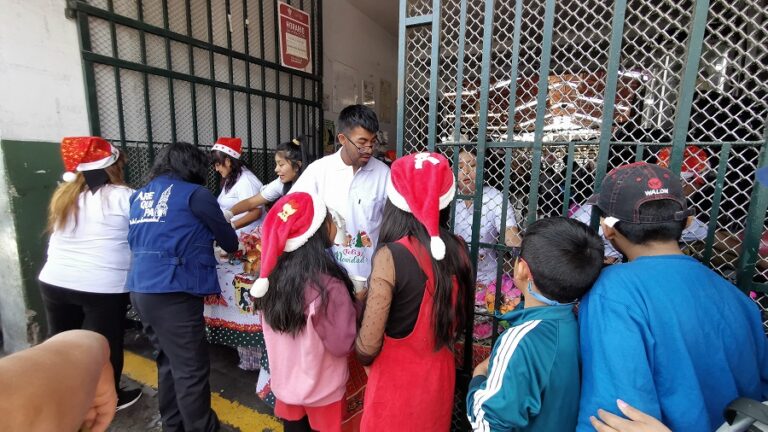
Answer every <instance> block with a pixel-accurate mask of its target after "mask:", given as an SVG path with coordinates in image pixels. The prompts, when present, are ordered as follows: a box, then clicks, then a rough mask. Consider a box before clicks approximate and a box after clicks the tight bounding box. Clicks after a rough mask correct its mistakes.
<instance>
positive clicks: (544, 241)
mask: <svg viewBox="0 0 768 432" xmlns="http://www.w3.org/2000/svg"><path fill="white" fill-rule="evenodd" d="M520 258H522V259H523V260H525V262H526V263H528V267H529V268H530V270H531V275H532V277H533V283H535V284H536V287H537V288H538V289H539V291H541V293H542V294H544V296H545V297H547V298H549V299H551V300H555V301H558V302H560V303H567V302H572V301H574V300H576V299H578V298H580V297H581V296H583V295H584V294H586V292H587V291H588V290H589V289H590V288H591V287H592V284H593V283H595V280H596V279H597V276H598V275H600V269H602V267H603V241H602V240H601V239H600V236H598V235H597V233H596V232H595V230H593V229H592V228H590V227H588V226H587V225H584V224H583V223H581V222H579V221H577V220H574V219H568V218H564V217H551V218H546V219H539V220H537V221H536V222H534V223H532V224H531V225H530V226H529V227H528V229H527V230H526V231H525V235H524V236H523V244H522V245H521V247H520Z"/></svg>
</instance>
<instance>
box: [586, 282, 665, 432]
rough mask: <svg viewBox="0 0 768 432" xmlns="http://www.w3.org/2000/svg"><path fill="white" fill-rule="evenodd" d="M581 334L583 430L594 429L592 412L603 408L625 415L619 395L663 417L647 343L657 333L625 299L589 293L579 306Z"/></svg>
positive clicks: (651, 414)
mask: <svg viewBox="0 0 768 432" xmlns="http://www.w3.org/2000/svg"><path fill="white" fill-rule="evenodd" d="M598 283H600V282H598ZM579 334H580V336H579V337H580V342H581V358H582V390H581V400H580V404H579V423H578V426H577V430H579V431H592V430H593V427H592V424H591V423H590V417H591V416H595V415H597V410H598V409H600V408H602V409H604V410H606V411H610V412H612V413H614V414H618V415H620V412H619V411H618V410H617V409H616V407H615V406H616V400H617V399H619V398H621V399H623V400H625V401H627V402H629V403H631V404H632V405H634V406H635V407H637V409H639V410H641V411H643V412H645V413H648V415H650V416H652V417H655V418H661V407H660V405H659V400H658V396H657V392H656V386H655V385H654V380H653V373H652V372H651V367H650V365H649V364H648V362H649V359H650V358H652V354H651V353H648V352H647V350H646V347H645V342H644V341H645V340H646V339H648V338H652V336H651V334H650V330H649V329H648V328H647V324H646V323H645V320H644V319H643V318H642V317H640V316H638V315H637V313H636V312H635V311H634V310H632V308H629V307H628V306H626V305H624V304H621V303H619V302H616V301H613V300H608V299H606V298H605V297H603V296H601V295H589V296H587V297H586V298H585V299H584V300H583V301H582V303H581V305H580V307H579ZM669 373H675V372H674V371H669Z"/></svg>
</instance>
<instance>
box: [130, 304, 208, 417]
mask: <svg viewBox="0 0 768 432" xmlns="http://www.w3.org/2000/svg"><path fill="white" fill-rule="evenodd" d="M131 302H133V307H134V308H135V309H136V312H137V313H138V314H139V318H141V322H142V324H143V325H144V331H145V332H146V333H147V336H149V340H150V341H151V342H152V345H153V346H154V348H155V350H156V351H157V358H156V359H155V360H156V361H157V375H158V405H159V408H160V415H161V417H162V420H163V431H165V432H212V431H217V430H218V429H219V420H218V418H217V417H216V413H214V412H213V410H212V409H211V387H210V384H209V382H208V377H209V375H210V371H211V364H210V360H209V358H208V342H207V341H206V338H205V322H204V320H203V298H202V297H198V296H193V295H191V294H187V293H165V294H142V293H131Z"/></svg>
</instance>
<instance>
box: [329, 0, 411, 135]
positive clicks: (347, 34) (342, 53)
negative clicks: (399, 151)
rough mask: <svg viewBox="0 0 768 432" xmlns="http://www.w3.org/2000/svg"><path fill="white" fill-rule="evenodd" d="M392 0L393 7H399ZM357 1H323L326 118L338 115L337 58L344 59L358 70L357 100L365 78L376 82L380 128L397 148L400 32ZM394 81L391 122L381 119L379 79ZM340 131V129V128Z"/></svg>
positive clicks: (342, 61) (347, 64)
mask: <svg viewBox="0 0 768 432" xmlns="http://www.w3.org/2000/svg"><path fill="white" fill-rule="evenodd" d="M381 1H391V2H392V7H398V6H397V2H396V1H393V0H381ZM354 4H355V3H354V1H348V0H324V1H323V75H324V76H323V93H325V94H326V95H327V96H328V97H329V98H330V102H331V103H330V104H329V106H326V107H325V113H324V116H325V118H326V119H333V120H334V122H335V121H336V119H337V118H338V117H339V113H338V112H335V111H333V83H334V75H333V73H334V68H333V66H334V62H340V63H343V64H344V65H346V66H349V67H351V68H353V69H355V70H356V71H357V74H356V76H355V79H356V81H357V88H358V99H357V100H358V103H360V102H361V96H362V95H361V93H362V81H363V80H370V81H373V82H375V83H376V93H377V94H376V98H377V101H376V104H377V108H376V109H375V110H376V112H377V113H378V114H379V121H380V127H381V130H382V131H384V132H386V133H387V135H388V138H389V142H390V148H392V149H394V144H395V132H396V120H397V119H396V110H397V99H396V96H397V94H396V93H397V36H396V35H393V34H390V33H388V32H387V31H386V30H384V28H383V27H381V26H380V25H379V24H378V23H377V22H376V21H374V20H372V19H371V18H369V17H368V16H366V15H364V14H363V13H362V12H360V10H359V9H357V8H356V7H355V6H354ZM381 79H385V80H387V81H389V82H390V83H391V84H392V106H391V109H390V113H389V115H390V119H391V121H390V122H388V123H384V122H381V117H382V116H381V114H380V112H379V108H378V106H379V104H380V101H379V100H378V97H379V95H378V92H379V84H380V80H381ZM337 132H338V131H337Z"/></svg>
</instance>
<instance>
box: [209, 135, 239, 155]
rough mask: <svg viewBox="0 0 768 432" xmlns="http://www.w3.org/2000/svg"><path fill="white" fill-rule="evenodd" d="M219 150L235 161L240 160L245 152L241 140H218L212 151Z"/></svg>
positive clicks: (222, 138)
mask: <svg viewBox="0 0 768 432" xmlns="http://www.w3.org/2000/svg"><path fill="white" fill-rule="evenodd" d="M214 150H218V151H220V152H222V153H226V154H228V155H230V156H232V157H233V158H235V159H240V154H242V150H243V140H241V139H240V138H230V137H220V138H219V139H217V140H216V144H214V145H213V147H212V148H211V151H214Z"/></svg>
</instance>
